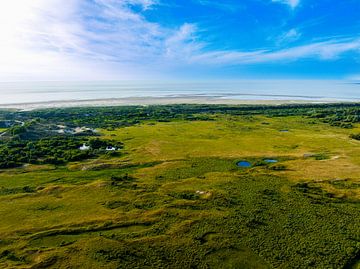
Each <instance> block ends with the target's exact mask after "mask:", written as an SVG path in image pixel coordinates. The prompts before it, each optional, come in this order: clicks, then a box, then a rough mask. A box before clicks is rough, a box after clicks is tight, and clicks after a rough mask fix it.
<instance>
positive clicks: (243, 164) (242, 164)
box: [236, 161, 251, 168]
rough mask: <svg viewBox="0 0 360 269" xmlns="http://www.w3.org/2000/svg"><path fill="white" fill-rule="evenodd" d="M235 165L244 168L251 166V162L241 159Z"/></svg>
mask: <svg viewBox="0 0 360 269" xmlns="http://www.w3.org/2000/svg"><path fill="white" fill-rule="evenodd" d="M236 165H237V166H239V167H245V168H249V167H251V163H250V162H248V161H241V162H238V163H237V164H236Z"/></svg>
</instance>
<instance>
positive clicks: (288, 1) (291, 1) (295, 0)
mask: <svg viewBox="0 0 360 269" xmlns="http://www.w3.org/2000/svg"><path fill="white" fill-rule="evenodd" d="M272 1H273V2H279V3H283V4H285V5H288V6H290V7H291V8H296V7H297V6H298V5H299V4H300V0H272Z"/></svg>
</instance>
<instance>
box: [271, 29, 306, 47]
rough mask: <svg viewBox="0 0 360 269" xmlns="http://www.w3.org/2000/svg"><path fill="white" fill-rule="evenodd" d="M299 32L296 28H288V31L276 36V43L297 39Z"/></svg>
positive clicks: (299, 36)
mask: <svg viewBox="0 0 360 269" xmlns="http://www.w3.org/2000/svg"><path fill="white" fill-rule="evenodd" d="M301 35H302V34H301V33H300V32H299V31H298V30H296V29H294V28H293V29H290V30H289V31H287V32H285V33H283V34H282V35H280V36H279V37H278V38H277V44H278V45H281V44H287V43H291V42H294V41H296V40H299V39H300V38H301Z"/></svg>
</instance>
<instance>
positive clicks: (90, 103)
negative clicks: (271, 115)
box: [0, 96, 360, 110]
mask: <svg viewBox="0 0 360 269" xmlns="http://www.w3.org/2000/svg"><path fill="white" fill-rule="evenodd" d="M358 102H360V100H359V99H355V100H343V99H325V98H311V99H310V98H309V99H300V98H299V99H236V98H232V97H230V96H229V97H227V98H223V97H218V96H181V97H126V98H111V99H88V100H58V101H43V102H29V103H11V104H0V109H18V110H36V109H47V108H71V107H106V106H136V105H175V104H204V105H212V104H213V105H286V104H326V103H329V104H331V103H332V104H333V103H358Z"/></svg>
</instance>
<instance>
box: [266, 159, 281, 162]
mask: <svg viewBox="0 0 360 269" xmlns="http://www.w3.org/2000/svg"><path fill="white" fill-rule="evenodd" d="M264 162H266V163H277V162H278V160H275V159H265V160H264Z"/></svg>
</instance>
